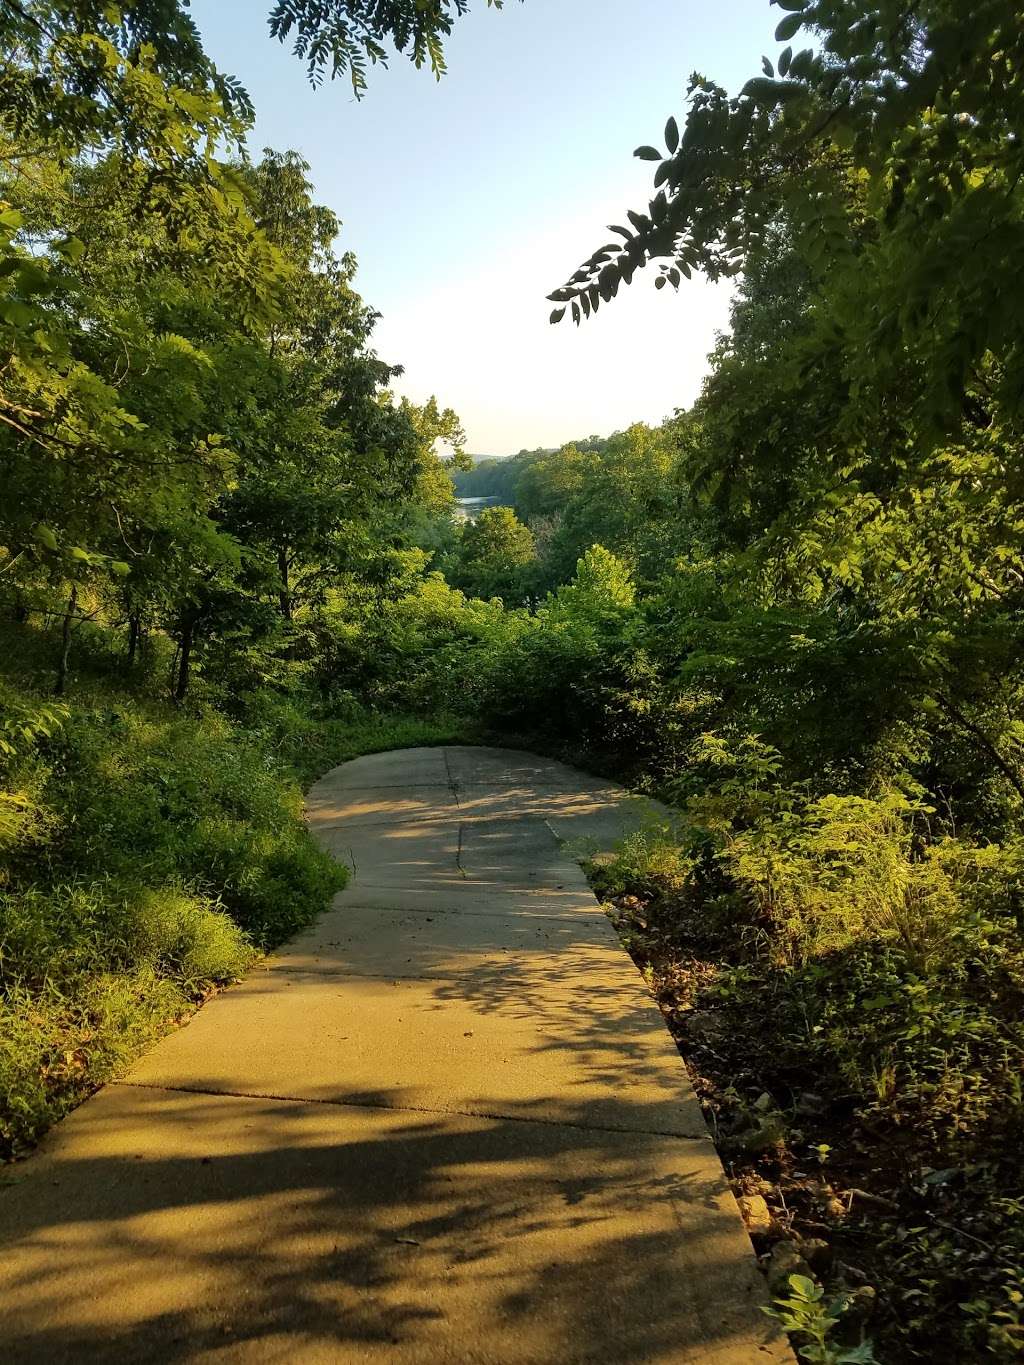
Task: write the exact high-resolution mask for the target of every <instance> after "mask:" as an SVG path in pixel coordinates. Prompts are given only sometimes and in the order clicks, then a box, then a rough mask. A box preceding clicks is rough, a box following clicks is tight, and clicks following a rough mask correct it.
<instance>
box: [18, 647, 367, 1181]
mask: <svg viewBox="0 0 1024 1365" xmlns="http://www.w3.org/2000/svg"><path fill="white" fill-rule="evenodd" d="M18 643H19V645H21V646H22V647H20V648H18V649H17V650H16V651H14V652H9V655H8V657H9V660H11V662H10V664H9V667H8V669H7V677H6V678H5V679H0V689H2V696H0V703H2V713H3V730H2V733H0V738H2V740H3V744H2V747H0V762H2V766H3V771H2V774H0V775H2V778H3V781H2V800H0V867H2V870H0V1154H2V1155H4V1156H7V1157H10V1156H16V1155H18V1154H20V1153H23V1152H24V1151H26V1150H27V1149H28V1148H29V1147H30V1146H31V1145H32V1143H33V1142H34V1141H36V1140H37V1139H38V1137H39V1135H40V1134H41V1132H42V1131H43V1130H44V1129H45V1128H46V1127H47V1126H48V1125H49V1124H51V1123H52V1122H53V1121H54V1120H55V1119H56V1118H58V1117H59V1116H60V1115H61V1114H62V1113H64V1112H65V1111H66V1110H67V1109H68V1108H69V1107H71V1106H72V1105H73V1104H75V1103H77V1102H78V1100H80V1099H81V1098H82V1097H83V1096H84V1095H85V1094H87V1093H88V1092H89V1091H90V1090H91V1089H92V1088H94V1087H95V1086H96V1085H97V1084H99V1083H100V1082H102V1081H103V1080H104V1079H106V1078H108V1077H110V1076H112V1075H115V1074H117V1072H118V1071H119V1070H121V1069H123V1067H124V1066H125V1065H126V1064H128V1063H129V1062H130V1061H131V1060H132V1059H133V1058H134V1057H135V1056H137V1055H138V1053H139V1052H140V1051H141V1050H142V1049H143V1048H144V1047H145V1046H147V1045H148V1044H149V1043H150V1042H152V1041H153V1039H154V1038H156V1037H157V1036H159V1034H160V1033H161V1032H163V1031H164V1030H165V1029H166V1028H168V1027H169V1026H170V1025H172V1024H173V1023H174V1022H175V1021H176V1020H179V1019H180V1018H181V1017H182V1016H183V1015H184V1014H186V1013H187V1012H188V1011H189V1010H191V1009H192V1008H194V1006H195V1005H196V1004H197V1003H198V1002H200V1001H201V1000H202V999H204V998H205V996H206V995H208V994H209V992H210V991H211V990H214V989H215V988H216V987H217V986H218V985H220V984H223V983H225V982H229V981H231V980H234V979H235V978H237V977H238V976H239V975H240V974H241V973H242V972H244V971H245V969H246V968H247V967H248V966H249V964H250V963H251V962H252V961H253V959H254V957H255V956H256V954H257V953H258V952H259V951H260V950H263V949H266V948H269V947H272V946H273V945H275V944H277V943H279V942H281V941H282V940H283V939H284V938H286V937H288V936H289V935H291V934H292V933H294V932H295V931H296V930H297V929H298V928H300V927H301V926H302V925H303V924H306V923H308V922H309V921H310V920H311V919H312V918H313V917H314V916H315V915H316V914H317V913H318V912H319V911H320V910H322V909H323V907H324V906H325V904H326V902H327V901H328V899H329V898H330V896H331V894H332V893H333V892H334V891H335V890H336V889H338V888H339V887H340V886H341V885H342V884H343V881H344V875H345V873H344V869H343V868H340V867H339V866H338V865H337V864H335V863H334V862H333V860H332V859H330V858H329V857H328V856H327V855H326V854H325V853H323V852H321V851H320V850H319V849H318V848H317V847H316V845H315V844H314V842H313V840H312V839H311V838H310V836H309V834H308V832H307V830H306V828H305V826H304V824H303V821H302V793H301V788H300V785H299V782H298V780H297V777H296V773H295V769H296V767H302V765H301V764H296V763H294V755H293V754H291V753H281V752H279V751H278V750H279V749H281V748H286V747H287V744H278V745H275V744H273V743H271V742H270V739H271V735H270V733H269V731H268V732H264V731H262V730H260V729H259V727H255V728H250V727H248V726H246V725H245V724H244V722H243V720H242V719H240V718H239V719H229V718H227V717H226V716H225V715H224V714H222V713H221V712H220V711H218V710H216V709H215V708H214V707H212V706H210V705H208V704H203V703H197V704H195V705H193V706H191V707H190V708H188V709H187V710H185V709H176V708H174V707H171V706H169V705H165V704H162V703H160V702H156V701H153V700H152V699H149V698H147V697H146V695H145V691H146V689H145V687H144V686H139V685H131V684H129V683H126V682H124V681H121V680H119V679H118V677H117V676H116V674H115V673H114V671H113V670H112V669H109V668H107V667H106V658H105V656H104V655H103V652H102V650H101V649H100V648H99V647H97V649H96V651H95V653H96V659H97V667H96V668H95V669H93V670H91V672H87V674H86V676H85V677H84V678H83V679H82V680H81V683H80V685H79V686H78V687H76V690H75V692H74V693H73V694H72V696H71V697H70V698H69V699H68V700H67V701H66V702H65V703H61V704H57V703H54V702H53V701H52V699H51V698H50V697H49V696H48V694H47V692H46V691H45V690H44V687H43V685H41V684H42V683H44V682H45V680H37V679H36V678H35V677H34V676H33V672H32V666H33V663H34V655H33V646H34V645H35V644H36V643H37V642H36V641H34V640H33V638H32V636H31V635H30V634H29V633H28V632H25V640H24V641H23V642H22V641H19V642H18ZM8 644H10V641H8ZM79 655H80V658H81V657H82V656H83V655H85V658H86V664H87V663H88V654H87V651H86V649H84V648H82V649H80V651H79ZM312 725H313V722H312V721H310V727H312ZM278 736H279V738H280V734H279V732H278ZM379 737H380V738H382V739H383V738H384V736H383V735H381V736H379ZM285 739H287V736H285ZM349 739H350V742H352V743H357V742H358V741H357V740H356V739H354V738H352V735H351V732H349ZM324 743H327V741H324ZM322 754H323V749H322V748H320V749H316V748H315V747H314V746H313V745H312V744H310V745H309V746H307V757H308V766H306V767H302V770H303V771H305V772H309V771H311V770H312V768H313V767H314V766H315V763H316V762H317V761H319V759H320V758H321V756H322Z"/></svg>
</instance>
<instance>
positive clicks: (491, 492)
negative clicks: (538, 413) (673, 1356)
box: [452, 436, 606, 507]
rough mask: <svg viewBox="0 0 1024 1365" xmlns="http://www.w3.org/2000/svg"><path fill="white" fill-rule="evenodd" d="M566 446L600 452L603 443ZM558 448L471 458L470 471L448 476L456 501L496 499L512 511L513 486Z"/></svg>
mask: <svg viewBox="0 0 1024 1365" xmlns="http://www.w3.org/2000/svg"><path fill="white" fill-rule="evenodd" d="M569 444H571V445H574V446H576V447H577V448H578V449H580V450H601V449H603V448H604V446H605V444H606V441H605V439H604V438H603V437H600V436H588V437H585V438H584V439H583V440H580V441H572V442H570V443H569ZM560 448H562V449H564V447H559V446H538V447H537V449H536V450H520V451H519V452H518V454H516V455H473V456H471V459H472V460H473V468H472V469H465V470H461V471H460V472H459V473H457V474H454V475H453V476H452V477H453V479H454V482H455V492H456V495H457V496H458V497H460V498H498V499H499V500H500V501H501V502H502V503H504V504H505V506H506V507H514V506H515V492H516V484H517V483H518V482H519V478H520V476H521V475H522V472H523V470H524V469H526V468H527V467H528V466H529V465H531V464H533V462H534V461H535V460H540V459H542V458H543V457H544V456H545V455H554V454H555V453H556V452H557V451H558V450H559V449H560Z"/></svg>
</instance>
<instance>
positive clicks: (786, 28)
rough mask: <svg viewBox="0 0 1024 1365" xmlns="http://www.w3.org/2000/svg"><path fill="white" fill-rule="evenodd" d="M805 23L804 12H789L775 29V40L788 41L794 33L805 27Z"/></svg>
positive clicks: (778, 41) (779, 41)
mask: <svg viewBox="0 0 1024 1365" xmlns="http://www.w3.org/2000/svg"><path fill="white" fill-rule="evenodd" d="M803 23H804V17H803V15H802V14H787V15H786V17H785V19H783V21H782V23H781V24H779V26H778V28H777V29H776V30H775V41H776V42H777V43H786V42H788V41H789V39H790V38H792V36H793V34H794V33H797V32H798V31H799V30H800V29H801V28H802V27H803Z"/></svg>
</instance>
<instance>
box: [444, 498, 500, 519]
mask: <svg viewBox="0 0 1024 1365" xmlns="http://www.w3.org/2000/svg"><path fill="white" fill-rule="evenodd" d="M500 503H501V499H500V498H456V499H455V520H456V521H476V519H477V517H478V516H479V515H480V513H481V512H482V511H483V510H484V508H485V507H494V506H496V505H498V504H500Z"/></svg>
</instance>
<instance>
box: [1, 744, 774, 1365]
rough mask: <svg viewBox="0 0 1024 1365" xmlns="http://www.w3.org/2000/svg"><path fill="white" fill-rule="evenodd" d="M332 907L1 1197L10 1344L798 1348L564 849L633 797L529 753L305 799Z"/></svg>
mask: <svg viewBox="0 0 1024 1365" xmlns="http://www.w3.org/2000/svg"><path fill="white" fill-rule="evenodd" d="M308 805H309V818H310V822H311V824H312V826H313V828H314V830H315V831H316V833H317V836H318V837H319V838H320V840H321V841H322V842H323V843H324V844H325V845H326V846H327V847H328V848H329V849H330V850H331V851H332V852H333V853H334V854H335V856H336V857H338V858H340V859H344V860H345V861H346V862H348V863H349V865H350V867H351V868H352V869H353V877H352V880H351V882H350V884H349V886H348V887H347V888H346V890H345V891H344V892H342V893H341V895H340V896H339V897H338V898H337V900H336V902H335V904H334V906H333V908H332V909H331V910H330V911H329V912H328V913H327V914H326V915H324V916H323V917H322V918H321V919H320V921H319V922H318V923H317V925H316V927H315V928H314V929H313V930H311V931H310V932H308V933H306V934H305V935H303V936H302V937H301V938H299V939H297V940H295V941H294V942H293V943H291V944H290V945H289V946H288V947H287V948H285V949H284V950H283V951H282V952H280V953H278V954H277V955H276V956H275V957H273V958H272V959H270V961H269V962H268V963H267V965H266V967H265V968H262V969H260V970H259V971H257V972H255V973H253V974H252V975H251V976H250V977H249V978H248V979H247V980H246V981H245V982H244V983H243V984H242V985H240V986H237V987H235V988H233V989H232V990H230V991H227V992H224V993H223V994H222V995H220V996H218V997H217V998H216V999H214V1000H213V1001H211V1002H210V1003H209V1004H208V1005H207V1006H206V1007H205V1008H204V1009H203V1010H201V1011H200V1013H199V1014H198V1015H197V1016H196V1017H195V1019H193V1020H192V1022H191V1023H190V1024H189V1025H188V1026H187V1027H186V1028H183V1029H181V1030H179V1031H178V1032H177V1033H175V1034H172V1035H171V1036H170V1037H168V1038H166V1039H164V1040H163V1042H162V1043H160V1044H159V1045H158V1046H157V1047H156V1048H154V1049H153V1051H152V1052H151V1053H150V1054H149V1055H148V1056H147V1057H145V1058H144V1059H143V1060H142V1061H141V1062H140V1063H139V1064H138V1065H137V1066H136V1067H135V1068H134V1070H133V1071H132V1072H131V1073H130V1075H129V1076H128V1077H127V1078H126V1080H125V1081H123V1082H121V1083H119V1084H115V1085H109V1086H107V1087H106V1088H105V1089H104V1090H103V1091H101V1092H100V1093H99V1094H98V1095H96V1096H95V1097H94V1098H93V1099H92V1100H90V1101H89V1102H88V1103H86V1104H84V1105H83V1106H82V1107H81V1108H80V1109H78V1110H77V1111H76V1112H75V1113H74V1114H73V1115H71V1117H70V1118H68V1119H67V1120H65V1121H64V1123H62V1124H60V1125H59V1126H58V1128H57V1129H56V1130H55V1131H54V1132H53V1134H51V1137H50V1139H49V1140H48V1141H47V1143H46V1144H45V1145H44V1150H43V1152H42V1154H41V1155H39V1156H37V1157H35V1158H33V1159H32V1161H30V1162H28V1163H27V1164H26V1165H25V1166H23V1167H18V1168H15V1170H14V1176H15V1182H14V1183H13V1184H11V1185H10V1186H9V1187H8V1188H6V1189H2V1190H0V1358H3V1359H9V1360H11V1361H12V1362H35V1361H45V1362H47V1363H48V1365H54V1363H55V1362H61V1361H67V1362H79V1361H97V1360H102V1361H117V1362H125V1361H128V1362H135V1361H211V1362H213V1361H216V1362H235V1361H242V1362H264V1361H266V1362H282V1365H283V1363H284V1362H289V1363H290V1362H305V1361H311V1362H320V1361H324V1362H328V1361H340V1362H350V1361H351V1362H355V1361H360V1362H363V1361H365V1362H378V1361H381V1362H384V1361H386V1362H389V1365H390V1363H391V1362H394V1365H442V1363H444V1365H474V1363H477V1362H478V1363H479V1365H583V1363H584V1362H586V1363H587V1365H591V1363H592V1365H598V1363H600V1365H648V1363H650V1365H655V1363H657V1365H662V1363H664V1365H670V1363H671V1365H690V1363H691V1362H693V1365H697V1362H700V1363H701V1365H759V1363H763V1365H767V1362H769V1361H782V1360H789V1359H791V1357H790V1356H789V1355H788V1352H787V1350H786V1348H785V1347H784V1346H783V1345H782V1344H781V1343H780V1341H779V1338H778V1337H777V1336H775V1335H773V1332H772V1324H771V1323H770V1322H769V1320H768V1319H767V1318H766V1317H765V1316H764V1315H763V1314H762V1313H760V1312H759V1310H758V1305H759V1304H761V1303H762V1302H764V1298H763V1289H762V1285H761V1278H760V1276H759V1274H758V1272H757V1269H756V1267H755V1264H754V1258H753V1254H752V1251H751V1247H750V1243H749V1240H748V1239H747V1236H746V1233H745V1232H744V1230H743V1227H742V1224H741V1222H740V1219H739V1215H738V1213H737V1211H736V1207H735V1204H734V1202H733V1200H732V1197H731V1195H730V1193H729V1191H728V1188H727V1186H726V1183H725V1180H724V1178H723V1174H722V1169H721V1166H720V1164H719V1162H718V1159H717V1157H716V1155H715V1152H714V1149H713V1147H712V1145H711V1143H710V1141H709V1140H708V1136H707V1132H706V1129H705V1127H704V1122H703V1119H702V1117H701V1113H700V1109H699V1107H698V1104H697V1101H696V1099H695V1097H694V1095H693V1093H692V1091H691V1089H690V1086H689V1084H688V1082H687V1079H686V1075H685V1071H684V1069H683V1066H682V1064H681V1062H680V1059H679V1056H678V1054H677V1052H676V1050H675V1048H674V1046H673V1044H672V1042H671V1039H670V1038H669V1035H668V1033H667V1031H666V1030H665V1028H664V1025H663V1023H662V1019H661V1016H660V1014H659V1012H658V1010H657V1008H656V1006H655V1005H654V1004H653V1003H652V1001H651V1000H650V997H649V996H648V994H647V992H646V990H645V989H644V986H643V983H642V981H641V979H640V977H639V975H638V973H637V972H636V971H635V969H634V967H633V965H632V963H631V962H630V961H629V958H628V957H627V956H626V954H625V953H624V952H623V951H622V949H621V948H620V947H619V944H618V942H617V940H616V937H615V934H614V932H613V930H612V929H611V926H610V924H609V922H608V920H607V919H606V918H605V916H604V915H603V914H602V913H601V910H600V908H599V906H598V905H597V902H596V901H595V899H594V897H593V895H592V894H591V892H590V891H589V889H588V887H587V884H586V881H585V879H584V877H583V875H582V872H581V871H580V869H579V867H578V866H577V865H576V863H575V862H573V861H572V859H571V858H570V857H569V856H568V854H567V853H566V852H565V851H564V850H563V848H562V847H561V846H560V842H559V841H560V840H566V839H567V840H570V841H576V842H577V843H578V842H579V841H581V840H587V839H589V840H591V841H592V846H595V847H596V846H599V845H608V844H609V843H610V842H611V840H613V839H614V838H615V837H616V836H617V835H618V833H619V832H620V831H621V830H622V829H623V828H624V827H625V826H626V825H628V824H629V823H630V822H635V821H637V820H638V819H640V818H642V814H643V812H642V810H641V809H639V807H638V805H637V804H634V803H632V802H630V801H629V800H627V799H625V798H624V794H623V793H622V792H621V791H619V790H618V789H617V788H615V787H613V786H612V785H611V784H609V783H604V782H600V781H597V780H595V779H593V778H589V777H585V776H584V775H582V774H580V773H578V772H574V771H573V770H572V769H569V768H566V767H564V766H562V765H560V764H556V763H551V762H549V761H547V760H543V759H538V758H535V757H533V756H531V755H529V754H521V753H515V752H512V751H508V750H493V749H490V750H489V749H476V748H448V749H410V750H403V751H400V752H396V753H388V754H380V755H376V756H372V757H368V758H362V759H357V760H356V761H355V762H353V763H348V764H345V765H344V766H342V767H341V768H337V769H335V770H334V772H332V773H329V774H328V775H327V776H326V777H325V778H323V779H322V781H320V782H318V783H317V784H316V786H315V787H314V788H313V790H312V792H311V793H310V797H309V803H308Z"/></svg>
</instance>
